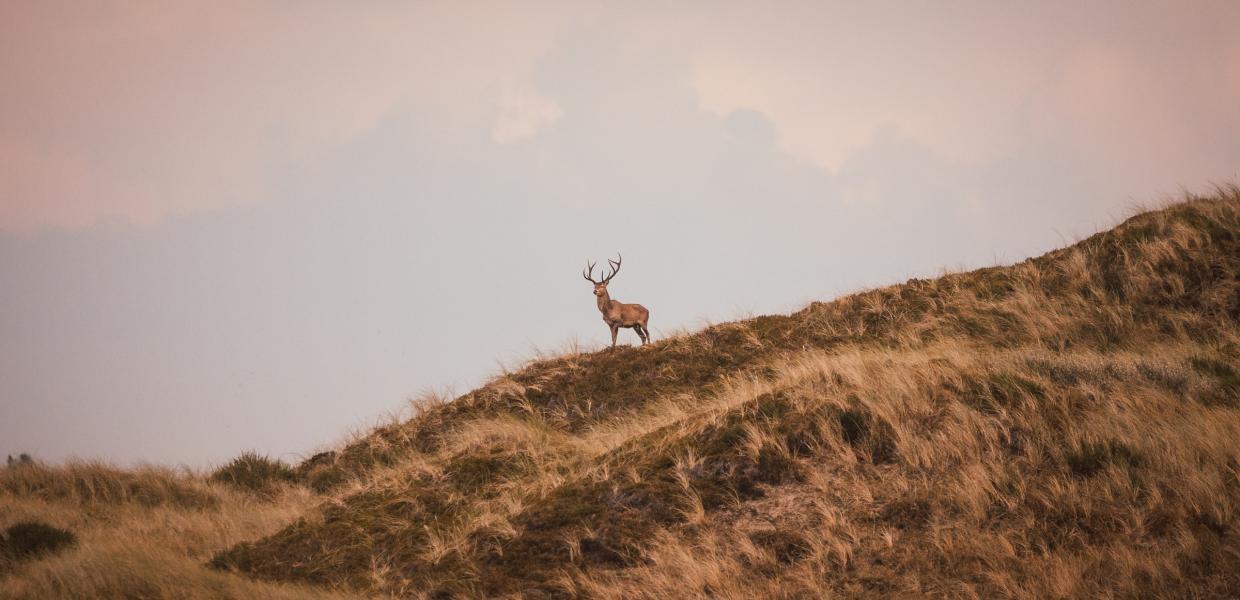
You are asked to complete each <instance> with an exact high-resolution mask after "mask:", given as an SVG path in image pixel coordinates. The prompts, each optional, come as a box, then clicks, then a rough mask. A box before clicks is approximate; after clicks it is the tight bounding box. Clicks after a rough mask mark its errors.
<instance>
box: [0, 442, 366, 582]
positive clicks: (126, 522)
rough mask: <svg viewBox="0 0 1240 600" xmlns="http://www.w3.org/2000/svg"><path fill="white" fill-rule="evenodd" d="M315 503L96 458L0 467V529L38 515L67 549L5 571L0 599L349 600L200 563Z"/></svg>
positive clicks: (295, 491) (296, 493)
mask: <svg viewBox="0 0 1240 600" xmlns="http://www.w3.org/2000/svg"><path fill="white" fill-rule="evenodd" d="M313 502H316V500H315V499H314V498H312V497H311V495H310V494H309V493H308V492H307V491H306V490H304V489H302V488H299V487H285V488H284V489H283V490H282V491H280V492H279V493H273V496H272V498H271V499H270V500H259V499H257V498H256V497H255V496H254V495H253V494H250V493H246V492H242V491H237V490H235V489H233V488H232V487H231V486H228V485H226V484H217V483H210V482H208V481H206V480H205V479H204V478H202V477H198V476H196V475H194V474H192V473H177V472H173V471H171V470H167V469H159V468H141V469H136V470H121V469H116V468H112V467H109V466H107V465H103V464H99V463H70V464H67V465H64V466H59V467H48V466H45V465H41V464H37V463H36V464H30V465H17V466H12V467H9V468H4V469H0V530H2V529H4V528H5V527H8V526H9V525H11V524H14V523H20V522H24V521H30V520H37V521H40V522H46V523H48V524H50V525H53V526H56V527H59V528H63V529H65V530H68V531H70V532H73V534H74V535H76V536H77V539H78V541H77V543H76V544H75V545H73V546H72V547H71V548H69V549H66V550H64V551H61V552H59V553H55V554H53V555H50V556H46V557H43V558H41V559H38V560H32V561H29V562H24V563H20V564H14V565H10V566H9V567H8V568H7V569H6V568H3V565H0V577H3V578H0V597H3V598H14V599H19V598H32V599H34V598H204V599H205V598H238V599H242V598H324V599H326V598H351V597H355V596H353V595H349V594H345V593H335V592H329V591H326V590H323V589H317V588H309V587H306V586H302V585H295V584H276V583H264V582H256V581H254V580H251V579H248V578H245V577H240V576H237V575H235V574H230V573H222V572H219V571H215V570H212V569H209V568H207V567H206V566H205V562H206V561H207V559H209V558H210V557H211V555H212V554H213V553H215V552H218V551H219V550H221V549H224V548H227V547H229V546H231V545H233V544H236V543H237V542H239V541H241V540H244V539H249V538H252V537H254V536H261V535H266V534H269V533H271V532H274V531H276V530H277V529H279V528H280V527H283V526H284V525H286V524H287V523H288V522H289V521H291V520H293V519H295V518H297V517H298V516H299V515H300V514H302V513H303V512H304V511H305V510H306V509H307V508H309V506H310V505H311V504H312V503H313Z"/></svg>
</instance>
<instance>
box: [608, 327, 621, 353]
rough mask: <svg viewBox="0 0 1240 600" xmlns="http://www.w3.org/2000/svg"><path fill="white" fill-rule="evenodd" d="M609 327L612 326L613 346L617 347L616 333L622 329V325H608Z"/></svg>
mask: <svg viewBox="0 0 1240 600" xmlns="http://www.w3.org/2000/svg"><path fill="white" fill-rule="evenodd" d="M608 327H611V347H612V348H615V347H616V333H617V332H619V331H620V326H619V325H608Z"/></svg>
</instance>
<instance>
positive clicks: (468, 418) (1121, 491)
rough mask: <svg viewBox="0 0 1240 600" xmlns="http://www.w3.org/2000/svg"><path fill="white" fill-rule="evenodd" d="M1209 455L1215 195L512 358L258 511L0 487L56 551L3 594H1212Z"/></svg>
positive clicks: (1236, 472)
mask: <svg viewBox="0 0 1240 600" xmlns="http://www.w3.org/2000/svg"><path fill="white" fill-rule="evenodd" d="M1237 439H1240V190H1237V189H1235V188H1225V189H1221V190H1219V191H1218V194H1216V197H1213V198H1200V199H1194V200H1191V201H1189V202H1186V203H1182V204H1177V205H1172V206H1169V207H1166V208H1164V209H1162V210H1159V211H1155V212H1150V213H1145V214H1141V215H1137V216H1135V217H1134V218H1132V219H1130V220H1128V221H1126V222H1125V223H1124V224H1122V225H1120V226H1119V227H1117V228H1115V229H1114V230H1112V231H1109V232H1104V233H1102V234H1099V235H1097V236H1094V237H1091V238H1089V239H1087V240H1084V241H1082V242H1081V243H1079V244H1076V245H1074V246H1072V247H1069V248H1065V249H1062V250H1058V251H1055V252H1052V253H1050V254H1048V255H1046V256H1043V257H1039V258H1036V259H1031V260H1028V261H1025V262H1022V263H1020V264H1018V265H1013V266H1010V267H1001V268H990V269H982V270H979V271H974V272H969V273H957V274H949V275H945V276H943V277H941V278H938V279H935V280H914V281H909V282H907V283H905V284H902V285H896V286H889V287H885V288H881V289H876V290H870V291H866V292H862V293H859V294H854V295H852V296H848V297H845V298H841V299H839V300H836V301H834V302H830V303H814V304H811V305H810V306H808V307H806V308H805V309H804V310H801V311H798V312H797V313H794V314H792V315H776V316H766V317H757V318H752V319H747V320H744V321H739V322H735V323H724V324H719V325H713V326H711V327H708V328H707V329H705V330H703V331H701V332H698V333H693V334H683V335H676V336H672V337H668V338H666V339H662V340H659V341H657V342H656V343H654V344H652V345H650V346H646V347H644V348H640V349H639V348H620V349H617V350H616V351H614V352H611V351H604V352H585V351H582V349H581V348H580V347H577V346H573V347H570V348H569V349H568V351H566V352H564V353H562V354H559V355H555V356H549V355H544V356H539V357H538V359H537V360H534V361H532V362H530V363H529V364H526V365H524V366H523V367H521V368H519V369H512V370H510V371H507V372H505V373H503V374H501V375H500V376H498V377H497V378H495V379H494V380H493V381H491V382H489V383H488V384H487V385H486V386H483V387H482V388H479V389H478V390H474V391H473V392H470V393H468V394H465V395H464V396H462V397H460V398H457V399H455V400H453V401H448V399H447V398H444V397H442V396H439V395H434V394H431V395H428V396H427V398H424V399H423V400H422V401H420V402H418V403H416V405H415V406H414V412H413V414H411V415H409V416H408V417H407V418H392V419H390V420H388V421H387V422H385V423H383V424H381V425H380V426H378V427H376V428H375V429H374V430H372V431H370V432H366V433H364V434H359V435H357V436H355V437H354V438H353V439H351V440H349V441H348V442H346V443H345V444H343V445H341V446H340V447H339V448H337V449H335V450H333V451H330V452H326V453H323V454H320V455H316V456H315V457H312V458H311V459H308V460H307V461H305V462H303V463H302V465H300V466H298V467H297V469H296V477H297V479H298V481H301V482H302V483H304V484H305V485H306V488H301V487H289V486H283V485H281V486H278V487H277V488H276V489H277V490H279V493H278V494H277V495H275V496H274V497H270V498H267V497H265V496H262V495H255V494H245V493H241V492H238V491H236V490H234V489H231V488H225V487H222V486H220V485H216V484H211V483H209V482H206V481H204V480H203V479H202V478H199V477H195V476H193V475H192V474H178V473H170V472H167V471H161V470H158V469H148V470H143V471H137V472H127V471H115V470H111V471H107V472H106V473H102V474H100V475H99V476H98V478H93V476H92V475H91V469H101V468H102V467H98V466H90V465H86V466H74V465H70V466H67V467H64V468H62V469H60V471H58V472H57V474H56V475H55V476H54V477H51V478H50V479H48V480H47V481H46V482H43V483H37V482H39V481H41V480H40V478H39V477H35V476H33V475H30V476H27V475H22V476H21V477H17V476H13V478H12V481H9V480H8V479H6V477H8V476H7V475H0V502H7V504H4V505H0V506H4V508H0V519H3V521H0V525H2V524H4V523H7V522H12V521H16V520H18V519H23V518H27V517H38V518H41V519H43V520H45V521H47V522H49V523H51V524H53V525H58V526H64V527H68V528H70V529H72V530H74V531H78V532H80V533H83V535H84V536H85V538H84V543H83V544H81V545H80V546H79V547H78V548H77V549H74V550H71V551H66V552H64V553H63V554H60V555H57V556H54V557H50V558H45V559H41V560H38V561H34V562H32V563H28V564H26V565H23V566H20V567H18V569H17V571H16V572H15V573H14V574H13V575H11V576H10V577H9V578H8V579H5V580H4V582H3V583H0V592H3V591H8V590H10V589H12V590H31V591H26V592H23V593H24V597H33V598H40V597H41V598H46V597H57V596H58V595H65V593H64V591H63V590H72V592H73V593H74V594H76V593H78V592H87V591H90V590H94V592H95V593H103V595H126V592H125V590H145V589H147V588H144V587H142V586H147V585H149V586H154V587H153V588H151V589H155V590H157V591H156V592H152V593H150V594H146V593H145V592H139V593H132V594H129V595H130V596H143V595H148V596H153V597H162V596H165V595H169V596H173V597H177V596H176V594H175V593H174V591H175V588H174V586H173V585H172V584H171V583H165V582H171V581H173V580H175V579H184V580H186V581H190V582H192V589H195V590H199V592H196V594H197V597H210V596H212V594H214V595H216V596H229V595H231V596H234V597H245V596H247V595H257V596H263V595H266V596H267V597H282V596H280V594H284V595H286V596H294V597H302V596H303V595H309V594H311V592H310V591H309V590H311V589H313V590H315V592H314V593H321V594H328V593H338V594H345V593H346V592H344V591H340V590H351V592H350V593H360V594H368V595H374V594H390V595H393V596H398V597H412V598H420V597H428V598H429V597H530V598H540V597H594V598H669V597H675V598H691V597H709V598H753V597H773V598H826V597H837V596H845V597H854V596H892V597H898V596H904V595H908V596H924V595H928V596H935V597H953V598H954V597H975V598H994V597H1002V598H1076V597H1090V598H1096V597H1106V598H1119V597H1147V596H1156V597H1201V598H1210V597H1231V596H1233V595H1234V591H1235V590H1236V589H1240V575H1237V574H1238V573H1240V521H1238V518H1240V516H1238V511H1240V447H1238V446H1237V445H1236V443H1235V442H1236V440H1237ZM75 469H79V471H81V472H78V471H75ZM83 469H84V470H83ZM81 481H94V482H95V483H91V484H83V483H80V482H81ZM71 482H72V483H71ZM21 507H24V508H21ZM101 511H102V512H101ZM102 514H107V515H114V516H113V517H108V518H106V519H104V520H102V521H99V520H98V518H97V517H98V515H102ZM160 515H162V516H160ZM91 532H93V533H91ZM121 532H124V535H125V537H126V538H129V539H134V538H136V539H139V540H144V539H145V538H144V537H143V536H149V537H150V539H149V540H147V541H144V542H142V543H138V544H127V545H122V546H116V547H112V546H108V545H107V544H108V543H111V542H108V540H109V539H111V540H115V539H117V538H118V535H117V534H118V533H121ZM109 536H110V537H109ZM186 539H188V540H189V541H184V540H186ZM146 548H157V549H160V550H157V551H155V552H149V553H148V552H147V550H146ZM156 555H158V557H159V560H161V561H163V562H158V563H151V562H143V561H145V560H147V559H146V558H142V557H150V559H151V560H154V557H155V556H156ZM75 556H76V557H77V558H74V557H75ZM208 560H209V561H210V564H211V565H212V566H213V567H214V568H215V569H217V570H214V571H206V570H203V567H202V564H203V563H204V562H206V561H208ZM108 561H112V562H108ZM113 573H118V574H120V575H116V576H113V575H111V574H113ZM240 573H246V574H248V575H252V576H254V577H256V578H257V579H255V580H251V579H245V578H243V577H242V576H241V575H240ZM104 574H107V575H106V576H105V575H104ZM274 581H278V582H300V583H309V584H317V586H318V587H315V588H291V587H284V586H285V585H287V584H284V583H269V582H274ZM58 585H59V586H63V587H56V586H58ZM3 586H8V587H3ZM20 586H27V587H20ZM30 586H34V587H30ZM72 586H82V587H72ZM329 589H332V590H337V591H336V592H327V591H324V590H329ZM191 597H193V595H191Z"/></svg>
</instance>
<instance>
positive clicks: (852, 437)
mask: <svg viewBox="0 0 1240 600" xmlns="http://www.w3.org/2000/svg"><path fill="white" fill-rule="evenodd" d="M836 418H837V419H838V421H839V424H840V434H841V436H842V437H843V439H844V441H845V442H848V444H849V445H850V446H852V447H853V448H854V449H855V450H859V451H861V453H862V454H863V455H864V456H868V457H869V458H870V460H872V461H873V462H875V463H878V464H884V463H890V462H894V461H895V460H896V444H895V433H894V432H893V431H892V428H891V425H890V424H889V423H886V422H884V421H882V420H880V419H878V418H876V417H875V416H874V414H873V413H872V412H871V411H869V410H867V409H864V408H850V409H847V410H842V411H840V412H839V414H838V415H837V417H836Z"/></svg>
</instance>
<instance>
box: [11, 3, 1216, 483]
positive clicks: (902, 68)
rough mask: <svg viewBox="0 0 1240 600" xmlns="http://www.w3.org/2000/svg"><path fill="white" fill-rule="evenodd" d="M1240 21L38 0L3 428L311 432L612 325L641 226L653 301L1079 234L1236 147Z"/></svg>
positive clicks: (201, 444)
mask: <svg viewBox="0 0 1240 600" xmlns="http://www.w3.org/2000/svg"><path fill="white" fill-rule="evenodd" d="M1236 23H1240V4H1238V3H1235V2H1194V3H1188V4H1184V3H1169V2H1168V3H1146V2H1138V3H1134V2H1095V3H1088V5H1086V6H1083V7H1082V6H1080V5H1079V3H1067V2H1063V3H1060V2H1050V3H1034V4H1007V3H994V2H958V3H912V2H873V3H823V2H804V3H781V4H779V5H777V6H766V5H763V6H759V5H757V4H754V3H715V2H710V3H690V4H677V5H675V6H666V5H662V4H646V3H614V4H599V3H588V2H565V3H562V4H533V3H521V4H512V3H496V4H474V3H468V4H467V3H460V2H444V3H417V4H416V5H413V6H405V5H400V4H394V5H382V6H366V7H365V8H364V9H363V8H360V7H359V6H358V5H355V4H348V3H294V4H288V5H283V6H277V5H264V4H255V3H224V4H220V3H211V4H202V5H200V6H194V5H192V4H178V5H175V6H172V5H168V4H165V3H149V4H134V3H120V2H94V3H71V2H9V3H5V4H3V5H0V81H4V91H3V93H2V94H0V403H2V404H3V406H0V408H3V409H4V413H3V414H4V418H0V440H3V441H5V442H6V443H7V444H9V445H10V446H11V447H7V448H6V447H0V453H2V452H5V451H11V452H20V451H32V452H35V453H36V454H38V455H40V456H44V457H48V458H52V459H57V458H63V457H66V456H70V455H80V456H102V457H107V458H115V459H118V460H141V459H149V460H162V461H185V462H189V463H192V464H202V463H204V462H210V461H218V460H222V459H224V458H227V457H228V456H231V455H233V454H235V453H236V452H237V451H239V450H241V449H245V448H247V447H252V448H257V449H259V450H262V451H269V452H272V453H274V454H279V455H289V456H292V455H296V454H299V453H304V452H306V451H308V450H309V449H311V448H313V447H315V446H316V445H319V444H323V443H327V442H330V441H332V440H334V439H337V438H338V437H339V436H340V435H342V434H343V432H344V431H345V430H346V429H348V428H349V427H351V426H363V425H365V424H367V423H370V422H372V421H373V419H374V418H375V415H378V414H380V413H382V412H383V411H385V410H387V409H390V408H392V407H394V406H399V405H400V404H401V403H402V401H403V399H404V398H406V397H408V396H411V395H416V394H417V393H418V392H419V390H422V389H425V388H442V387H445V386H454V387H456V388H457V389H458V390H461V389H462V388H468V387H470V386H472V385H474V384H476V383H478V382H480V381H482V380H484V379H485V378H486V377H487V376H488V375H489V374H491V373H493V372H494V370H495V362H496V361H497V360H500V361H509V362H512V361H518V360H521V359H523V358H526V357H528V356H529V355H530V350H531V347H534V346H536V347H543V348H546V347H558V346H559V345H561V344H563V343H565V341H566V340H570V339H579V340H582V341H583V342H584V343H586V344H587V345H588V344H593V343H596V342H599V341H601V340H604V338H605V337H606V330H605V329H603V330H601V331H600V326H599V324H598V322H597V313H596V312H595V310H594V307H593V303H592V300H591V296H590V294H589V292H590V290H589V289H588V287H587V288H586V289H582V288H581V284H582V283H583V282H582V281H581V280H580V277H579V276H578V275H577V272H578V271H579V270H580V266H581V265H580V264H579V263H581V262H583V260H584V259H585V258H586V257H587V256H589V257H591V258H593V259H595V260H597V259H601V258H602V257H603V256H604V255H608V254H611V253H614V252H615V251H617V250H620V251H623V252H624V256H625V268H626V273H625V274H624V275H622V276H621V277H622V279H621V280H619V281H618V287H617V289H616V294H617V297H618V298H620V299H622V300H628V299H633V300H637V301H641V302H643V303H644V304H646V305H647V306H650V307H651V308H652V311H653V317H652V322H651V324H652V329H653V330H654V332H655V335H656V338H657V337H659V336H660V335H664V334H667V333H669V332H672V331H675V330H678V329H683V328H689V329H691V328H694V327H697V326H699V325H700V324H701V323H703V322H704V321H706V320H714V321H719V320H726V319H731V318H735V317H736V316H738V315H742V314H746V313H750V312H756V313H763V312H774V311H786V310H790V309H794V308H796V307H797V306H798V305H799V304H800V303H803V302H806V301H809V300H815V299H829V298H831V297H834V296H836V295H839V294H841V293H846V292H848V291H852V290H856V289H858V288H862V287H865V286H870V285H876V284H880V283H886V282H892V281H903V280H904V279H907V278H908V277H911V276H925V275H933V274H935V273H937V272H939V271H941V270H942V269H944V268H948V269H952V268H968V267H975V266H982V265H986V264H992V263H994V262H1010V261H1014V260H1019V259H1021V258H1024V257H1026V256H1029V255H1031V254H1036V253H1039V252H1042V251H1045V250H1048V249H1050V248H1053V247H1056V246H1059V245H1062V244H1063V243H1066V242H1068V241H1071V239H1073V238H1074V237H1076V236H1079V235H1084V234H1088V233H1090V232H1092V231H1095V230H1097V229H1099V228H1102V227H1106V226H1109V225H1110V224H1111V223H1113V222H1114V221H1115V220H1116V219H1117V218H1119V217H1122V216H1123V215H1124V214H1126V212H1127V211H1128V210H1129V209H1130V207H1131V206H1132V205H1133V204H1137V203H1157V202H1159V201H1162V200H1164V199H1165V198H1166V197H1167V196H1168V195H1176V194H1178V193H1179V192H1180V190H1181V189H1189V190H1208V189H1209V186H1210V185H1211V184H1212V183H1222V182H1227V181H1235V180H1237V178H1238V177H1237V169H1238V165H1240V110H1237V109H1236V107H1237V106H1240V41H1238V40H1237V37H1236V36H1235V33H1234V31H1233V30H1234V28H1235V24H1236ZM635 296H636V297H635ZM497 304H498V305H499V306H502V307H506V308H505V309H504V310H495V306H497ZM514 314H519V315H521V318H519V319H517V318H513V316H512V315H514Z"/></svg>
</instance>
